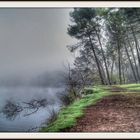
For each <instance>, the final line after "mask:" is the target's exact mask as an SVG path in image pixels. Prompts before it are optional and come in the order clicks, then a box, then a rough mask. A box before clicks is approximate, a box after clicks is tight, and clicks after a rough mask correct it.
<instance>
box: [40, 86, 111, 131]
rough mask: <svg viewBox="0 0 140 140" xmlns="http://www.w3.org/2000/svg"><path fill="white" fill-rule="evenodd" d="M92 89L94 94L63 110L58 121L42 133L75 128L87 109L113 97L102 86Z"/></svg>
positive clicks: (45, 128) (43, 129)
mask: <svg viewBox="0 0 140 140" xmlns="http://www.w3.org/2000/svg"><path fill="white" fill-rule="evenodd" d="M91 89H92V91H93V93H92V94H90V95H86V96H85V97H83V98H82V99H80V100H78V101H75V102H74V103H73V104H71V105H70V106H68V107H65V108H63V109H62V110H61V111H60V112H59V114H58V117H57V119H56V120H55V121H54V122H52V123H51V124H49V125H48V126H47V127H43V128H41V130H40V132H64V131H65V130H66V129H68V128H71V127H73V126H74V125H75V124H76V121H77V119H78V118H80V117H82V116H83V115H84V110H85V109H86V107H88V106H90V105H94V104H96V103H97V102H98V101H99V100H101V99H102V98H103V97H105V96H109V95H111V94H110V92H109V91H107V90H104V89H103V87H100V86H98V87H94V88H90V90H91ZM87 90H88V89H87Z"/></svg>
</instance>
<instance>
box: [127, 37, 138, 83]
mask: <svg viewBox="0 0 140 140" xmlns="http://www.w3.org/2000/svg"><path fill="white" fill-rule="evenodd" d="M127 42H128V45H129V47H130V50H131V53H132V57H133V60H134V64H135V68H136V73H137V78H138V80H139V81H140V75H139V70H138V67H137V63H136V58H135V55H134V51H133V48H132V45H131V43H130V41H129V39H128V37H127Z"/></svg>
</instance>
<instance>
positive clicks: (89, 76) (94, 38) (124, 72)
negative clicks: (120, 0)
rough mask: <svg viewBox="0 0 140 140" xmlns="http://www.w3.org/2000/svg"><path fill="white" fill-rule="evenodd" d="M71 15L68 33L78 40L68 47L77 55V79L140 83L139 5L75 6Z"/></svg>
mask: <svg viewBox="0 0 140 140" xmlns="http://www.w3.org/2000/svg"><path fill="white" fill-rule="evenodd" d="M70 18H71V22H72V23H71V25H69V26H68V34H69V35H70V36H71V37H74V38H76V39H77V44H73V45H68V46H67V47H68V49H69V50H70V51H71V52H72V53H74V54H75V61H74V68H73V69H72V70H71V74H72V75H71V77H74V78H73V79H74V80H75V82H77V83H82V84H83V85H89V84H103V85H106V84H107V85H112V84H126V83H138V82H140V39H139V36H140V9H139V8H74V10H73V11H72V12H70ZM77 54H78V55H77Z"/></svg>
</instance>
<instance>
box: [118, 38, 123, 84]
mask: <svg viewBox="0 0 140 140" xmlns="http://www.w3.org/2000/svg"><path fill="white" fill-rule="evenodd" d="M117 45H118V65H119V80H120V85H121V84H122V73H121V51H120V49H121V48H120V43H119V39H118V38H117Z"/></svg>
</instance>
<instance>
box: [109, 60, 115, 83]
mask: <svg viewBox="0 0 140 140" xmlns="http://www.w3.org/2000/svg"><path fill="white" fill-rule="evenodd" d="M114 62H115V61H114V59H113V60H112V66H111V72H110V73H111V81H112V82H113V83H114V81H113V69H114Z"/></svg>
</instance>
